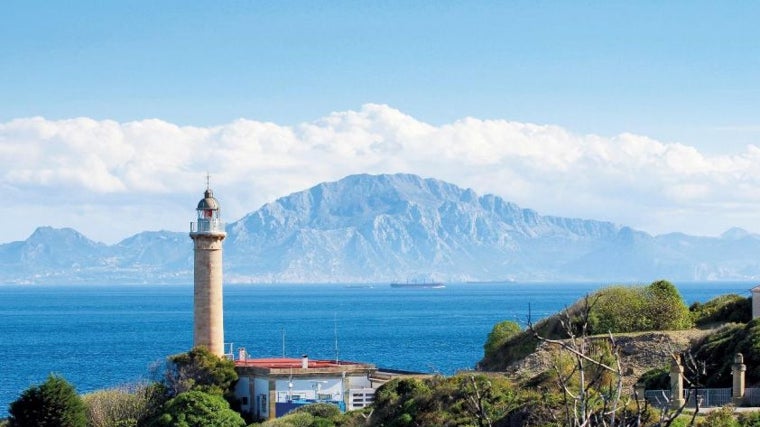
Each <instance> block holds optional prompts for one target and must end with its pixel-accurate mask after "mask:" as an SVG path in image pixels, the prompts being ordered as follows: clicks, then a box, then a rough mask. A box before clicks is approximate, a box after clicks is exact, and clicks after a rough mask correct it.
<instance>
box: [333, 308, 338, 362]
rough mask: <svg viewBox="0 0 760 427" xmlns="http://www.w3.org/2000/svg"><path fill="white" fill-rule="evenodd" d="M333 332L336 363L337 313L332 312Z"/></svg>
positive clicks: (336, 360) (336, 359)
mask: <svg viewBox="0 0 760 427" xmlns="http://www.w3.org/2000/svg"><path fill="white" fill-rule="evenodd" d="M333 333H334V335H335V363H336V364H337V363H338V315H337V314H336V313H333Z"/></svg>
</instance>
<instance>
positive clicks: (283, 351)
mask: <svg viewBox="0 0 760 427" xmlns="http://www.w3.org/2000/svg"><path fill="white" fill-rule="evenodd" d="M282 357H283V359H284V358H285V328H282Z"/></svg>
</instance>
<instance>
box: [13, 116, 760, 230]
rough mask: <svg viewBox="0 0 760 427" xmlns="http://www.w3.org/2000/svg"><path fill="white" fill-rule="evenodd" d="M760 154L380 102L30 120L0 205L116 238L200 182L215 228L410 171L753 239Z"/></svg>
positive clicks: (197, 190)
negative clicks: (312, 194)
mask: <svg viewBox="0 0 760 427" xmlns="http://www.w3.org/2000/svg"><path fill="white" fill-rule="evenodd" d="M758 166H760V148H758V147H755V146H749V147H747V150H746V152H744V153H739V154H736V153H734V154H730V155H729V154H725V155H720V156H709V155H706V154H703V153H700V152H699V151H698V150H697V149H695V148H694V147H691V146H688V145H684V144H669V143H663V142H660V141H657V140H655V139H653V138H650V137H646V136H641V135H633V134H628V133H624V134H621V135H617V136H612V137H603V136H598V135H579V134H574V133H572V132H571V131H569V130H566V129H563V128H561V127H558V126H551V125H536V124H530V123H518V122H510V121H506V120H480V119H476V118H464V119H461V120H458V121H456V122H454V123H450V124H445V125H441V126H433V125H430V124H427V123H424V122H421V121H419V120H416V119H415V118H413V117H411V116H409V115H406V114H403V113H402V112H400V111H398V110H395V109H393V108H390V107H388V106H385V105H376V104H367V105H364V106H363V107H362V108H361V109H359V110H358V111H346V112H337V113H332V114H329V115H327V116H325V117H324V118H322V119H320V120H316V121H314V122H311V123H301V124H298V125H295V126H281V125H278V124H274V123H265V122H258V121H254V120H244V119H241V120H237V121H234V122H232V123H229V124H226V125H223V126H216V127H209V128H203V127H190V126H184V127H182V126H177V125H174V124H171V123H167V122H164V121H161V120H143V121H139V122H130V123H117V122H114V121H110V120H104V121H96V120H92V119H89V118H76V119H70V120H59V121H51V120H45V119H43V118H39V117H35V118H28V119H16V120H12V121H10V122H7V123H1V124H0V170H2V172H0V188H2V189H3V191H4V192H5V194H6V201H7V200H9V199H10V200H12V201H13V203H10V204H9V203H6V204H4V205H3V206H2V207H0V214H1V215H4V217H5V218H7V219H8V220H9V221H10V223H12V224H14V227H6V228H4V230H3V231H2V232H1V233H0V242H7V241H11V240H18V239H23V238H26V236H28V234H29V233H31V232H32V231H33V230H34V228H35V227H37V226H39V225H53V226H71V227H74V228H76V229H78V230H80V231H82V232H84V233H85V234H86V235H88V236H89V237H91V238H94V239H98V240H103V241H107V242H115V241H117V240H119V239H121V238H124V237H127V236H128V235H130V234H132V233H135V232H138V231H141V230H151V229H171V230H180V231H182V230H185V228H186V227H185V224H187V222H189V221H190V220H191V219H192V217H193V214H194V212H193V208H194V206H195V202H196V201H197V199H198V198H199V197H200V196H201V194H202V191H203V189H204V185H205V181H204V180H205V173H206V172H207V171H208V172H210V173H211V176H212V178H211V181H212V187H213V188H214V190H215V192H216V194H217V196H218V197H219V198H220V201H221V202H222V205H223V209H224V216H225V218H226V219H227V220H230V221H232V220H236V219H238V218H240V217H241V216H243V215H244V214H246V213H248V212H250V211H253V210H255V209H257V208H258V207H260V206H261V205H262V204H263V203H266V202H269V201H272V200H274V199H275V198H277V197H280V196H284V195H286V194H288V193H290V192H294V191H299V190H303V189H306V188H308V187H310V186H312V185H315V184H317V183H319V182H322V181H326V180H336V179H340V178H342V177H343V176H346V175H349V174H353V173H395V172H410V173H416V174H419V175H422V176H425V177H434V178H439V179H443V180H446V181H449V182H452V183H454V184H457V185H460V186H463V187H472V188H473V189H475V190H476V191H477V192H479V193H481V194H482V193H494V194H497V195H500V196H502V197H504V198H506V199H507V200H510V201H514V202H516V203H518V204H520V205H522V206H524V207H530V208H533V209H536V210H538V211H539V212H541V213H544V214H552V215H563V216H577V217H585V218H595V219H604V220H611V221H614V222H618V223H621V224H626V225H631V226H634V227H639V228H643V229H645V230H647V231H650V232H666V231H676V230H679V231H686V232H689V233H693V234H717V233H719V232H720V231H722V230H724V229H726V228H728V227H730V226H733V225H737V226H742V227H745V228H747V229H749V230H751V231H760V227H757V226H755V225H754V224H755V223H756V220H755V218H758V217H760V167H758Z"/></svg>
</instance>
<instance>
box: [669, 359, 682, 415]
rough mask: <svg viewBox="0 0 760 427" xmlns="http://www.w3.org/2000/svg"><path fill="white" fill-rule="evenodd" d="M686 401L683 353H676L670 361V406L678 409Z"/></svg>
mask: <svg viewBox="0 0 760 427" xmlns="http://www.w3.org/2000/svg"><path fill="white" fill-rule="evenodd" d="M685 402H686V401H685V400H684V398H683V366H682V365H681V355H678V354H674V355H673V361H672V362H670V407H671V408H673V409H678V408H680V407H681V406H683V404H684V403H685Z"/></svg>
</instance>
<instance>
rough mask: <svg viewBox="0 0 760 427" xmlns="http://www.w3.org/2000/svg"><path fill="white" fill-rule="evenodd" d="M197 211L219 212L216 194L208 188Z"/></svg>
mask: <svg viewBox="0 0 760 427" xmlns="http://www.w3.org/2000/svg"><path fill="white" fill-rule="evenodd" d="M197 210H199V211H207V210H212V211H216V210H219V202H217V201H216V199H215V198H214V192H212V191H211V189H210V188H207V189H206V192H205V193H203V199H201V201H200V202H198V208H197Z"/></svg>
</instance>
